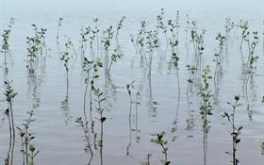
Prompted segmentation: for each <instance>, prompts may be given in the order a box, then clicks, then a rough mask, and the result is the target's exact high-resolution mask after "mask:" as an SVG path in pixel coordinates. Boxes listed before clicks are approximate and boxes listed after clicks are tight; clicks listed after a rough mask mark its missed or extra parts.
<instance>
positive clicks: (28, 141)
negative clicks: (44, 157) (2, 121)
mask: <svg viewBox="0 0 264 165" xmlns="http://www.w3.org/2000/svg"><path fill="white" fill-rule="evenodd" d="M27 113H28V115H29V117H28V119H27V120H26V122H25V123H23V124H22V125H23V127H22V128H20V127H17V129H18V131H19V135H20V138H21V150H20V151H21V152H22V155H23V165H34V164H35V163H34V159H35V157H36V156H37V155H38V153H39V151H38V150H36V146H35V145H34V144H33V143H32V140H33V139H35V136H34V135H33V133H32V132H30V131H29V128H30V125H31V123H32V122H34V121H35V120H36V119H34V118H33V116H34V114H35V112H34V110H32V111H30V112H27Z"/></svg>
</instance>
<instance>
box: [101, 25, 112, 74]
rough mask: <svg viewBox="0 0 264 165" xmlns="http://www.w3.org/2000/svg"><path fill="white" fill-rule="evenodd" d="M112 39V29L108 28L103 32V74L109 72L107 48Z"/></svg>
mask: <svg viewBox="0 0 264 165" xmlns="http://www.w3.org/2000/svg"><path fill="white" fill-rule="evenodd" d="M113 37H114V31H113V27H112V26H110V27H109V28H108V29H106V30H105V31H104V32H103V40H102V43H103V46H104V67H105V73H107V72H109V48H110V46H111V41H112V39H113Z"/></svg>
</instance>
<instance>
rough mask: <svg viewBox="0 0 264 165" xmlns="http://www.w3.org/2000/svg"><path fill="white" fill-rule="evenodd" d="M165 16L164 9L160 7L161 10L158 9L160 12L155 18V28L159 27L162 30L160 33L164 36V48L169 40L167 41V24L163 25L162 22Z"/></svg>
mask: <svg viewBox="0 0 264 165" xmlns="http://www.w3.org/2000/svg"><path fill="white" fill-rule="evenodd" d="M164 19H165V18H164V9H163V8H161V10H160V14H159V15H158V16H157V18H156V21H157V26H156V27H157V30H158V29H161V30H162V33H163V34H164V36H165V40H166V49H167V47H168V45H169V41H168V37H167V28H168V27H167V26H166V25H165V23H164V21H165V20H164Z"/></svg>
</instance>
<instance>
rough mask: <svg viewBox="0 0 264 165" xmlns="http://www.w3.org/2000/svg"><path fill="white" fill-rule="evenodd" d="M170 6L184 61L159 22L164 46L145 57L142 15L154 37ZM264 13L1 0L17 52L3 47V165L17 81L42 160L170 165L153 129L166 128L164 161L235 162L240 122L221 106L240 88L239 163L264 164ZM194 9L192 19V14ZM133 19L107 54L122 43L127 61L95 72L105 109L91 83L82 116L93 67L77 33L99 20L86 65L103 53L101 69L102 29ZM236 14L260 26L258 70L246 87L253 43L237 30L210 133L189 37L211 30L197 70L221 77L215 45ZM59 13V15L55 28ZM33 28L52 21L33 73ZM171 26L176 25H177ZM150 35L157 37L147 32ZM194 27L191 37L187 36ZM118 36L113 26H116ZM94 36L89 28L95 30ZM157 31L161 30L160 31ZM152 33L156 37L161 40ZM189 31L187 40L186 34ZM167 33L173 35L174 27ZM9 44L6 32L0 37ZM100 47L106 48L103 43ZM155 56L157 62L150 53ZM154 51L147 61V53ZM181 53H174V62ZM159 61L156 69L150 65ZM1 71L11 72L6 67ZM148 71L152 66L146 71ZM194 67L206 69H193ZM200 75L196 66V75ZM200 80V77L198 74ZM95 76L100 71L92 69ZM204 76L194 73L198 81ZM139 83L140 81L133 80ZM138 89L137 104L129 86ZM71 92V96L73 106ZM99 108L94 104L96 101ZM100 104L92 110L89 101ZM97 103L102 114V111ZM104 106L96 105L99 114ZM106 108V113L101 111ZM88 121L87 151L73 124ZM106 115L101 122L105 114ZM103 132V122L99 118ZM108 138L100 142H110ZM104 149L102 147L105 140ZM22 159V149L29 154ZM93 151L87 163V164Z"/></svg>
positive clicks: (237, 4) (252, 27)
mask: <svg viewBox="0 0 264 165" xmlns="http://www.w3.org/2000/svg"><path fill="white" fill-rule="evenodd" d="M161 8H163V9H164V22H165V23H166V22H167V20H169V19H172V20H173V21H175V20H176V16H177V10H178V11H179V25H180V27H179V29H178V30H179V31H178V45H177V49H176V52H177V57H178V58H179V61H178V66H177V67H176V68H175V67H173V66H172V65H173V64H175V63H172V62H171V59H172V55H171V54H172V51H171V47H170V45H168V48H166V47H167V44H166V39H165V37H164V33H162V30H161V29H158V39H159V42H158V43H159V47H158V48H154V49H153V53H152V54H149V52H148V50H149V48H148V47H147V44H148V43H147V39H146V38H145V40H144V44H145V45H144V47H143V48H144V50H143V49H141V50H140V49H139V46H138V45H136V46H135V45H133V43H132V42H131V36H134V40H135V39H136V37H137V36H138V33H139V31H140V25H141V24H140V21H143V20H145V21H146V32H147V33H145V36H148V34H155V33H153V31H155V30H157V28H156V25H157V21H156V17H157V16H158V15H159V14H160V13H161ZM263 9H264V3H263V2H262V1H258V0H255V1H249V0H248V1H246V0H244V1H232V2H229V1H212V2H207V1H195V0H193V1H191V2H188V3H187V2H185V1H179V2H173V1H164V2H163V1H155V2H151V1H134V2H131V1H122V2H121V1H112V2H108V1H100V2H95V1H88V2H72V1H67V2H66V1H65V2H62V1H59V0H57V1H56V2H50V1H45V2H41V1H25V2H23V3H22V2H18V1H1V4H0V31H1V33H2V32H3V31H4V30H5V29H7V28H8V24H9V21H10V18H11V17H14V18H15V21H14V24H13V25H12V30H11V33H10V51H9V52H8V53H7V58H6V64H4V52H3V51H2V52H1V57H0V62H1V67H0V69H1V79H0V81H1V88H0V93H1V97H0V100H1V102H0V108H1V115H0V117H1V119H3V121H2V122H1V123H0V161H1V163H4V161H5V159H6V158H7V156H8V150H9V140H10V138H9V123H8V118H7V115H5V111H6V108H7V102H6V100H5V95H4V93H5V90H6V86H5V84H4V81H6V80H10V81H12V83H11V85H12V88H13V89H14V91H15V92H17V95H16V96H15V98H14V100H13V113H14V122H15V127H20V128H23V125H22V124H23V123H25V120H26V119H28V118H29V115H28V114H27V113H26V112H28V111H31V110H33V111H34V112H35V114H34V116H33V118H34V119H35V121H34V122H32V123H31V124H30V127H29V131H30V132H32V133H33V134H34V136H35V138H34V139H33V140H32V141H31V143H32V144H34V146H36V149H37V150H39V153H38V154H37V155H36V157H35V158H34V161H35V164H40V165H44V164H45V165H46V164H48V165H72V164H88V163H89V161H90V160H91V162H90V164H91V165H99V164H105V165H121V164H122V165H123V164H126V165H136V164H138V165H139V164H141V163H145V164H146V161H147V155H148V154H150V153H151V155H152V156H151V157H150V163H151V164H153V165H156V164H164V163H162V162H161V160H162V159H164V154H163V153H162V147H161V145H159V144H155V143H153V142H151V139H153V138H155V137H156V136H155V134H157V133H161V132H162V131H164V132H165V135H164V137H163V138H164V139H163V140H166V141H167V144H164V145H165V147H168V150H167V156H168V160H169V161H171V164H173V165H174V164H175V165H176V164H182V165H183V164H184V165H205V164H208V165H223V164H230V162H231V161H232V156H231V155H229V154H227V153H226V152H230V153H231V152H232V136H231V135H230V133H231V132H232V126H231V125H230V123H229V122H228V121H227V119H226V118H223V115H224V113H225V112H227V113H232V106H230V105H229V104H227V102H230V103H231V104H233V103H234V102H235V100H234V96H236V95H239V96H240V100H239V103H241V105H240V106H238V107H237V109H236V114H235V124H236V126H243V128H242V130H241V133H240V135H239V139H241V141H240V143H238V144H237V159H238V160H239V164H241V165H262V164H263V162H264V156H263V155H262V154H261V153H262V148H261V145H262V143H263V142H264V134H263V131H264V103H263V102H262V99H263V96H264V86H263V83H264V72H263V70H264V44H263V38H264V37H263V34H262V33H263V26H264V25H263V16H264V14H263ZM187 15H188V16H187ZM122 16H125V17H126V18H125V20H124V22H123V26H122V28H121V29H120V31H119V35H118V44H117V41H116V39H115V37H114V38H113V39H112V40H111V44H110V48H109V52H110V54H112V53H113V51H114V49H115V48H116V46H117V45H119V46H120V49H118V50H121V52H122V54H123V56H122V57H121V59H117V62H113V64H112V66H111V70H110V72H107V71H106V72H105V70H104V68H99V70H98V73H97V72H93V69H92V70H91V71H90V73H91V74H92V73H95V74H96V73H97V74H98V75H99V78H95V79H94V84H95V87H96V88H98V89H99V90H100V91H101V92H102V96H100V97H101V99H102V98H105V100H103V101H102V102H100V108H99V107H98V101H96V99H97V96H96V95H94V92H93V91H91V86H90V84H89V86H88V92H87V98H86V109H85V110H86V113H85V114H86V115H84V95H85V86H86V84H85V78H86V76H87V74H86V72H85V71H83V68H82V62H83V58H82V55H81V54H82V53H81V36H80V32H81V29H82V28H85V27H88V26H91V28H92V29H94V28H95V26H96V23H94V21H93V19H94V18H98V23H97V24H98V29H99V33H98V42H97V37H96V35H95V39H94V42H93V48H92V49H90V47H89V42H90V40H91V39H90V38H88V40H87V49H85V54H84V55H83V56H85V57H87V58H88V59H89V60H96V57H98V58H99V59H101V61H102V62H103V67H105V66H106V63H105V52H104V47H103V44H101V40H102V38H103V37H104V36H103V31H105V30H106V29H107V28H109V26H110V25H111V26H113V28H114V31H116V27H117V24H118V22H119V20H120V19H121V18H122ZM228 17H230V18H231V19H232V21H233V22H234V23H235V24H236V25H237V24H239V21H240V20H243V21H248V25H249V31H250V36H251V37H250V41H253V31H257V32H258V37H259V41H258V43H257V47H256V50H255V52H254V56H256V55H257V56H258V59H257V61H256V63H254V69H253V70H254V73H252V74H251V75H252V76H250V78H249V81H248V84H247V88H246V90H245V88H243V87H244V86H245V85H243V84H244V79H245V75H246V74H245V72H244V71H243V70H244V69H245V63H246V60H247V57H248V54H249V53H248V46H247V43H246V42H244V43H243V44H242V49H241V48H240V43H241V29H240V28H238V27H234V28H233V29H232V30H231V32H230V38H228V39H227V40H226V41H225V43H224V47H223V50H224V51H223V53H222V59H221V60H222V61H221V66H222V72H221V74H219V77H218V81H217V82H216V83H215V82H214V79H209V80H208V83H209V89H208V90H209V91H210V92H211V94H212V96H211V97H209V102H210V104H211V105H212V113H213V114H212V115H209V116H207V117H208V120H206V121H207V122H208V127H209V128H208V129H209V130H208V131H204V130H205V128H204V126H203V124H204V121H205V120H204V119H203V116H202V115H201V114H200V107H201V105H202V103H203V100H202V97H201V90H200V89H201V88H200V87H201V86H200V83H202V81H200V83H199V82H196V83H194V85H190V84H189V83H188V81H187V80H188V79H190V76H191V74H190V72H189V71H188V68H187V67H186V65H194V61H195V60H194V59H195V51H194V47H193V42H191V30H197V32H198V33H200V32H201V31H202V29H204V30H206V32H205V34H204V38H203V47H204V50H203V54H202V55H201V56H202V57H201V61H200V62H201V68H205V67H206V66H207V65H209V67H210V70H211V71H210V73H209V75H211V76H213V77H214V72H215V63H216V62H215V61H214V59H215V56H214V54H215V53H216V52H217V50H218V41H216V40H215V38H216V36H217V34H218V33H219V32H220V33H221V34H223V35H225V34H226V29H225V24H226V18H228ZM59 18H63V20H62V22H61V26H59V27H58V20H59ZM188 20H189V21H190V22H191V21H193V20H195V21H196V24H197V29H192V26H191V25H188V24H187V21H188ZM31 24H35V25H36V26H37V27H38V28H39V29H40V28H46V29H47V32H46V34H45V45H46V46H45V47H44V50H43V54H42V55H40V54H39V57H38V60H37V65H36V68H35V72H34V73H33V74H29V71H28V68H27V67H26V66H27V64H28V61H27V60H28V57H27V55H28V51H27V48H28V44H27V43H26V42H27V39H26V37H32V36H34V31H33V27H32V26H31ZM174 30H175V29H174ZM148 32H149V33H148ZM186 33H187V34H186ZM114 34H115V33H114ZM89 35H90V34H89ZM153 36H154V37H155V35H153ZM153 36H152V37H153ZM186 36H187V38H186ZM167 37H168V40H169V39H171V37H172V35H171V32H170V31H168V32H167ZM68 39H70V41H71V44H70V47H69V53H70V61H69V74H68V76H69V88H68V92H67V85H66V82H67V81H66V80H67V74H66V71H65V68H64V61H63V60H61V57H62V55H63V52H64V51H65V43H66V42H67V40H68ZM1 41H2V38H1ZM97 43H99V44H97ZM149 55H150V56H151V57H152V61H150V58H149V57H150V56H149ZM145 58H146V59H145ZM174 60H175V59H174ZM151 62H152V64H151V67H149V66H150V63H151ZM5 68H8V72H7V71H6V69H5ZM149 68H151V69H149ZM197 70H199V69H198V68H197ZM197 74H198V75H199V73H197ZM198 79H199V77H198ZM89 80H92V75H90V76H89ZM193 81H197V79H193ZM132 85H133V87H132ZM128 87H129V89H130V92H131V100H130V96H129V93H128ZM65 98H67V100H66V101H65ZM90 103H92V104H90ZM91 107H92V108H91ZM96 108H97V109H96ZM98 108H99V110H98ZM102 109H103V114H102V116H100V110H102ZM85 116H88V119H87V121H88V127H87V128H88V135H89V137H88V138H89V143H90V148H91V150H92V153H93V154H92V155H93V156H92V157H91V152H90V151H89V150H87V152H85V150H84V146H85V145H86V143H87V141H86V140H85V136H84V135H85V133H84V131H83V129H82V127H80V126H79V125H78V123H76V122H75V121H76V119H77V118H78V117H82V119H83V120H84V119H85ZM102 117H103V118H102ZM104 117H105V118H106V120H105V121H104V122H103V131H102V129H101V122H100V121H102V119H104ZM102 137H103V141H101V140H102ZM101 144H102V145H101ZM21 147H22V143H21V139H20V136H19V130H18V129H16V139H15V147H14V157H13V159H14V163H13V164H23V152H21V151H20V150H21ZM24 156H25V155H24ZM90 158H91V159H90Z"/></svg>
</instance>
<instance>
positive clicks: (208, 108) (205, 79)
mask: <svg viewBox="0 0 264 165" xmlns="http://www.w3.org/2000/svg"><path fill="white" fill-rule="evenodd" d="M202 72H203V74H202V85H201V89H200V93H199V95H200V98H201V105H200V114H201V119H202V127H203V154H204V164H205V165H206V164H207V146H208V144H207V138H208V133H209V129H210V126H209V120H208V116H210V115H212V114H213V113H212V110H213V106H212V104H211V99H212V96H213V95H212V93H211V90H210V80H211V79H212V76H211V75H210V67H209V66H208V65H207V66H206V67H205V68H204V69H203V70H202Z"/></svg>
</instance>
